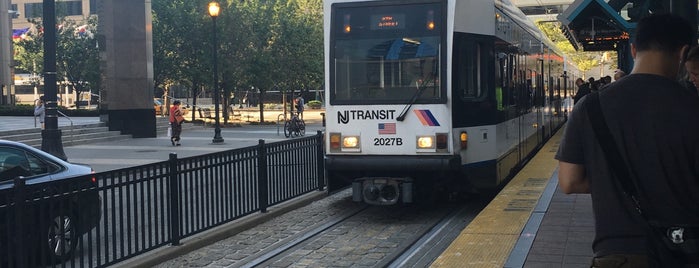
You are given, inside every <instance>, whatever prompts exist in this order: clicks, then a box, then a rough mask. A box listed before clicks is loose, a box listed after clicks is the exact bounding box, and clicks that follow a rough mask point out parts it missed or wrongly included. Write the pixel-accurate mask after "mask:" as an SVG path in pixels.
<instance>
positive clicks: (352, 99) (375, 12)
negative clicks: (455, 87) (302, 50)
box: [329, 3, 446, 104]
mask: <svg viewBox="0 0 699 268" xmlns="http://www.w3.org/2000/svg"><path fill="white" fill-rule="evenodd" d="M441 14H442V7H441V4H439V3H427V4H405V5H398V6H381V5H379V6H372V5H371V4H370V3H353V4H350V5H348V6H347V7H343V6H342V5H340V6H334V9H333V15H332V16H333V18H332V20H333V27H332V34H331V40H330V47H331V52H330V57H331V58H330V78H331V81H330V83H331V84H330V85H331V86H330V92H329V95H330V102H331V104H367V103H371V104H405V103H408V102H411V101H413V97H414V96H416V99H415V100H414V101H413V102H415V103H444V102H446V94H445V89H444V86H443V85H444V79H443V78H442V77H444V71H443V70H444V67H443V65H444V64H445V61H444V60H443V58H444V56H443V54H444V52H443V42H442V39H443V38H444V36H443V35H444V34H443V31H444V30H445V29H444V25H443V19H442V15H441Z"/></svg>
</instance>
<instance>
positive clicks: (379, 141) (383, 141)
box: [374, 138, 403, 146]
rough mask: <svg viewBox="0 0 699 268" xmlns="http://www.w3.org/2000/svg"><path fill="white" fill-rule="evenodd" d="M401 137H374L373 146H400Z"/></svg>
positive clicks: (401, 142)
mask: <svg viewBox="0 0 699 268" xmlns="http://www.w3.org/2000/svg"><path fill="white" fill-rule="evenodd" d="M401 145H403V139H402V138H374V146H401Z"/></svg>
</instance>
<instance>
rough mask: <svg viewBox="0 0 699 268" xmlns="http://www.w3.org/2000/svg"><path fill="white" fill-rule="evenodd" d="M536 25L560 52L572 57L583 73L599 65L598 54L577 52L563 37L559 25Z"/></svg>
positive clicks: (539, 23) (541, 23)
mask: <svg viewBox="0 0 699 268" xmlns="http://www.w3.org/2000/svg"><path fill="white" fill-rule="evenodd" d="M536 25H537V26H538V27H539V29H540V30H541V31H542V32H544V34H546V36H548V38H549V39H551V41H552V42H553V43H554V44H555V45H556V47H557V48H558V49H559V50H561V51H562V52H563V53H564V54H565V55H567V56H568V57H570V59H571V60H572V61H573V62H574V63H575V65H576V66H577V67H578V69H579V70H580V71H582V72H583V73H584V72H586V71H589V70H590V69H592V68H593V67H595V66H596V65H597V63H598V62H597V60H596V58H597V57H596V56H597V54H596V53H592V52H582V51H576V50H575V48H574V47H573V45H572V44H570V42H569V41H568V39H567V38H566V37H565V35H563V32H561V29H560V28H559V27H558V23H543V22H537V23H536Z"/></svg>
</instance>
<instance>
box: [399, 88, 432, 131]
mask: <svg viewBox="0 0 699 268" xmlns="http://www.w3.org/2000/svg"><path fill="white" fill-rule="evenodd" d="M425 84H427V80H423V81H422V85H419V84H418V82H417V81H415V87H416V88H417V92H415V94H414V95H413V97H412V98H411V99H410V101H409V102H408V104H407V105H405V108H403V111H401V112H400V115H399V116H398V118H396V120H398V121H399V122H403V120H405V117H406V116H407V115H408V111H409V110H410V107H412V106H413V104H415V102H417V98H419V97H420V95H422V92H423V91H424V90H425Z"/></svg>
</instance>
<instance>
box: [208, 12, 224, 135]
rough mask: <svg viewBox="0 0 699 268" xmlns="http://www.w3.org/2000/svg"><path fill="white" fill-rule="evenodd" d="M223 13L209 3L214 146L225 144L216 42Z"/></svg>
mask: <svg viewBox="0 0 699 268" xmlns="http://www.w3.org/2000/svg"><path fill="white" fill-rule="evenodd" d="M219 11H221V7H220V6H219V5H218V2H216V1H213V2H211V3H209V16H211V20H212V21H213V32H214V33H213V57H214V105H215V107H214V112H215V114H214V116H215V117H214V118H215V120H216V127H215V129H214V139H213V140H212V141H211V142H212V143H214V144H221V143H223V137H221V123H220V122H219V115H218V113H219V109H218V104H219V99H220V95H221V94H219V89H218V62H217V61H218V59H217V58H218V55H217V52H216V50H218V49H217V47H218V44H217V40H216V17H218V13H219Z"/></svg>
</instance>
